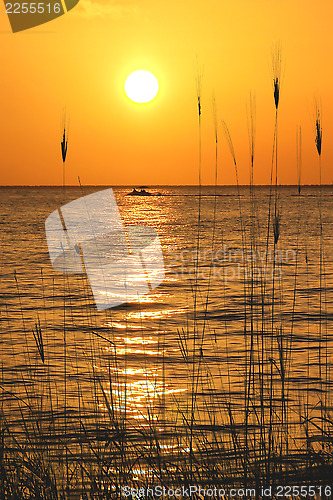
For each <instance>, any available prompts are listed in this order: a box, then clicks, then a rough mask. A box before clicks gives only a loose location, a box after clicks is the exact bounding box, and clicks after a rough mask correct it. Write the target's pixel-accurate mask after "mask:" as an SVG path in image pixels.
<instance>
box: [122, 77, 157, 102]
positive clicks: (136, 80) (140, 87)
mask: <svg viewBox="0 0 333 500" xmlns="http://www.w3.org/2000/svg"><path fill="white" fill-rule="evenodd" d="M125 92H126V94H127V96H128V97H129V98H130V99H131V101H134V102H140V103H144V102H149V101H152V100H153V99H154V97H156V95H157V92H158V81H157V79H156V78H155V76H154V75H153V74H152V73H149V71H144V70H139V71H134V73H131V74H130V75H129V76H128V77H127V78H126V81H125Z"/></svg>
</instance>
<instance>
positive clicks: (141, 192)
mask: <svg viewBox="0 0 333 500" xmlns="http://www.w3.org/2000/svg"><path fill="white" fill-rule="evenodd" d="M127 196H162V195H161V193H160V192H158V193H156V194H155V193H150V192H149V191H146V190H145V188H144V187H141V188H140V189H136V188H133V191H132V192H131V193H127Z"/></svg>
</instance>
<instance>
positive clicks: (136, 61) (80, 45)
mask: <svg viewBox="0 0 333 500" xmlns="http://www.w3.org/2000/svg"><path fill="white" fill-rule="evenodd" d="M332 19H333V2H332V0H297V1H296V0H191V1H190V0H81V1H80V3H79V5H78V6H77V7H76V8H74V9H73V10H72V11H71V12H69V13H68V14H66V15H65V16H62V17H60V18H58V19H56V20H54V21H52V22H50V23H48V24H45V25H43V26H40V27H38V28H34V29H31V30H27V31H25V32H21V33H16V34H12V33H11V31H10V25H9V22H8V19H7V17H6V14H5V8H4V5H3V4H2V3H1V4H0V40H1V51H0V61H1V70H2V71H1V78H0V88H1V94H0V95H1V97H0V99H1V173H0V184H1V185H23V184H28V185H56V184H61V183H62V164H61V153H60V140H61V117H62V111H63V108H64V106H66V107H67V110H68V113H69V115H70V137H69V148H68V156H67V167H66V168H67V176H66V177H67V182H68V184H75V185H76V184H77V183H78V181H77V177H78V175H79V176H80V178H81V182H82V183H83V184H103V185H106V184H107V185H117V184H196V183H197V181H198V126H197V114H196V113H197V107H196V106H197V105H196V89H195V72H194V63H195V60H196V57H198V60H199V62H200V63H201V64H203V66H204V76H203V85H202V110H203V115H202V134H203V141H202V161H203V166H202V182H203V184H213V183H214V169H215V166H214V155H215V152H214V147H215V146H214V126H213V118H212V105H211V101H212V99H211V96H212V92H213V90H214V91H215V95H216V102H217V108H218V118H219V123H220V122H221V119H223V120H225V121H226V123H227V124H228V127H229V130H230V133H231V135H232V138H233V142H234V147H235V152H236V156H237V159H238V164H239V179H240V182H241V183H244V184H247V183H248V181H249V150H248V135H247V115H246V106H247V103H248V101H249V95H250V91H252V92H254V93H255V96H256V103H257V106H256V115H257V126H256V132H257V133H256V156H255V175H254V180H255V183H257V184H265V183H268V182H269V179H270V163H271V154H272V153H271V151H272V141H273V128H274V101H273V91H272V82H271V78H272V70H271V51H272V47H273V45H274V44H275V43H276V42H277V41H278V42H280V43H281V46H282V59H283V61H282V63H283V82H282V91H281V101H280V109H279V113H280V115H279V181H280V182H281V183H282V184H295V183H297V173H296V128H297V126H298V125H302V138H303V160H302V162H303V172H302V181H303V182H304V183H317V182H318V181H319V174H318V163H317V156H316V150H315V145H314V137H313V114H314V96H317V97H318V98H319V99H320V101H321V104H322V112H323V155H322V156H323V158H322V165H323V167H322V168H323V175H322V179H323V182H324V183H331V182H332V181H333V168H332V165H333V64H332V57H333V34H332V27H331V24H332ZM137 69H146V70H148V71H151V72H153V73H154V74H155V75H156V77H157V78H158V80H159V84H160V92H159V94H158V96H157V98H156V99H155V100H154V101H152V102H151V103H149V104H134V103H132V102H131V101H130V100H129V99H128V98H127V97H126V95H125V94H124V90H123V84H124V80H125V78H126V77H127V75H128V74H129V73H131V72H132V71H134V70H137ZM219 137H220V152H219V183H221V184H233V183H235V173H234V168H233V164H232V160H231V157H230V154H229V150H228V148H227V145H226V141H225V139H224V136H223V132H222V127H219Z"/></svg>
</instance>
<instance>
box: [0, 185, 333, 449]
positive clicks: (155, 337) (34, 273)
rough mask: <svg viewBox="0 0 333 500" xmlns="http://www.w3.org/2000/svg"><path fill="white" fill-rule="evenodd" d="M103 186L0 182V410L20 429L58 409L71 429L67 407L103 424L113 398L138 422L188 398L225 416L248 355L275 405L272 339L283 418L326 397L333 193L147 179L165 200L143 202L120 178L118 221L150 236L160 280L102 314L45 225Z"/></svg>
mask: <svg viewBox="0 0 333 500" xmlns="http://www.w3.org/2000/svg"><path fill="white" fill-rule="evenodd" d="M102 189H105V188H103V187H94V188H92V187H82V188H79V187H77V188H76V187H67V188H66V191H65V193H64V191H63V189H62V188H53V187H22V188H20V187H8V188H0V224H1V246H0V273H1V281H0V300H1V316H0V328H1V329H0V359H1V375H0V379H1V380H0V386H1V387H0V392H1V411H2V413H3V414H4V415H5V417H6V419H7V421H8V425H9V426H10V427H11V428H12V430H13V432H14V430H15V432H17V434H18V435H23V434H24V432H23V430H22V428H23V426H22V421H23V417H24V416H25V417H26V418H27V417H28V416H29V418H32V417H31V415H32V414H34V415H35V417H34V418H35V419H36V422H39V423H40V425H43V422H44V424H45V425H49V424H47V423H48V422H49V419H50V412H52V419H53V420H55V415H58V420H59V422H60V419H61V415H63V412H64V411H65V410H66V411H67V415H71V416H72V417H73V418H72V417H68V421H69V423H67V425H70V426H72V427H71V428H73V429H75V426H76V425H78V422H75V415H76V414H79V415H80V419H81V422H82V421H83V415H84V416H85V418H86V422H89V418H90V417H91V416H92V415H95V414H96V412H101V414H102V415H104V417H103V418H105V421H106V420H107V416H108V415H109V414H110V408H109V407H108V403H107V401H110V399H108V398H111V400H112V405H113V411H116V412H117V413H118V415H121V414H124V413H126V418H127V419H128V422H129V423H130V424H131V423H132V425H133V428H136V427H138V426H145V425H148V423H149V421H150V419H154V418H156V419H160V420H161V422H166V421H167V420H168V421H172V422H173V423H174V425H175V426H176V425H177V422H178V424H179V426H181V425H182V417H181V416H182V415H183V416H184V414H185V413H186V412H190V413H191V411H192V412H193V393H194V392H195V393H196V396H195V403H194V407H195V414H196V417H195V419H196V423H197V425H199V424H201V425H203V426H204V425H209V422H210V424H211V423H212V421H213V420H214V425H217V423H218V422H222V421H223V418H224V417H223V415H222V413H223V412H222V411H221V407H222V406H223V405H226V408H232V409H233V412H234V415H235V419H236V420H237V415H241V412H242V409H243V406H244V403H243V398H244V390H245V388H244V387H245V386H246V384H247V383H246V381H245V380H246V374H248V370H249V368H248V367H249V363H250V361H249V360H250V356H252V358H251V359H252V362H253V363H254V365H256V364H258V366H260V363H261V366H262V367H264V368H263V371H264V372H265V373H266V372H267V374H269V376H270V377H271V378H272V380H273V379H274V380H276V385H275V387H276V393H275V395H274V397H275V396H276V398H277V399H278V391H279V390H280V389H279V387H280V385H279V383H280V382H281V379H282V376H281V366H282V365H281V355H280V354H281V352H282V351H283V347H285V352H286V356H285V358H284V365H283V366H284V370H285V375H284V377H285V378H284V382H285V381H286V380H287V381H288V388H289V389H288V391H289V392H288V402H289V403H288V404H289V406H288V408H289V414H290V424H291V425H293V424H294V425H295V429H297V425H299V421H300V416H301V414H302V412H303V408H304V404H305V403H304V402H305V400H306V401H307V405H308V407H309V406H311V404H312V403H311V402H313V407H315V406H316V404H317V402H318V394H319V392H320V391H322V392H323V391H324V392H325V394H326V402H327V405H328V403H329V398H330V393H331V390H330V388H331V383H332V374H331V360H332V333H333V332H332V319H333V311H332V303H333V302H332V300H333V259H332V257H333V252H332V250H333V187H322V188H321V189H319V188H318V187H303V188H302V190H301V193H300V195H299V194H298V188H297V187H280V188H279V189H278V192H277V193H275V189H274V188H273V189H272V190H271V191H270V188H269V187H256V188H254V190H253V192H252V193H251V192H250V189H249V188H248V187H240V188H239V191H238V190H237V188H236V187H218V188H217V189H216V190H215V188H214V187H203V188H202V190H201V197H200V203H199V196H198V188H197V187H183V186H176V187H165V186H160V187H153V188H151V189H150V191H151V192H152V193H155V194H156V193H158V192H160V193H161V196H151V197H136V196H127V193H129V192H130V191H131V190H132V188H130V187H115V188H114V189H113V191H114V195H115V198H116V201H117V204H118V208H119V212H120V215H121V218H122V221H123V224H124V225H125V227H130V226H134V225H144V226H148V227H150V228H152V229H155V230H156V232H157V234H158V236H159V239H160V242H161V246H162V251H163V258H164V267H165V279H164V280H163V282H162V283H161V284H160V285H159V286H158V287H157V288H156V289H155V290H152V291H150V292H149V293H148V294H145V295H142V296H139V297H134V298H132V299H131V300H130V301H129V302H128V303H126V304H123V305H119V306H117V307H114V308H111V309H107V310H104V311H98V310H97V308H96V305H95V302H94V297H93V295H92V292H91V287H90V284H89V281H88V279H87V277H86V276H85V275H70V274H67V275H66V274H63V273H61V272H57V271H55V270H54V269H53V267H52V264H51V261H50V256H49V253H48V247H47V242H46V235H45V220H46V218H47V217H48V216H49V215H50V214H51V213H52V212H53V211H54V210H57V209H58V208H59V207H61V206H63V205H64V204H66V203H68V202H69V201H72V200H74V199H77V198H79V197H81V196H86V195H88V194H91V193H93V192H96V191H100V190H102ZM199 204H200V214H199ZM269 212H270V216H271V222H270V223H269V224H268V215H269ZM198 218H199V219H200V223H199V224H198ZM274 218H275V226H274ZM274 230H275V237H276V238H277V241H276V244H275V245H274ZM274 250H275V253H274ZM263 298H264V299H263ZM272 304H274V305H273V307H272ZM263 308H264V319H263ZM251 338H252V347H251ZM281 343H282V348H281ZM254 372H255V373H257V372H256V370H254ZM258 373H259V375H258V376H260V369H259V372H258ZM251 376H252V377H253V384H255V375H254V374H252V375H251V374H250V377H251ZM267 377H268V375H267ZM267 380H268V378H267ZM266 382H267V381H265V384H266ZM267 383H268V382H267ZM271 388H272V385H271ZM249 390H250V389H249ZM286 390H287V389H286ZM267 391H268V387H267ZM271 395H272V394H271ZM255 397H256V394H255V389H254V388H253V398H255ZM207 406H209V411H208V409H207ZM314 411H315V410H314ZM36 415H38V416H37V417H36ZM71 418H72V419H71ZM193 418H194V417H193ZM240 418H241V417H240ZM53 424H54V422H53ZM296 424H297V425H296ZM54 425H55V424H54ZM59 426H60V423H59ZM161 426H162V427H163V424H162V423H161ZM59 429H60V427H58V432H60V431H59ZM291 432H294V434H293V435H295V436H296V434H297V432H298V431H297V430H294V431H291ZM55 439H56V438H55ZM178 445H179V446H181V444H179V442H178Z"/></svg>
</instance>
